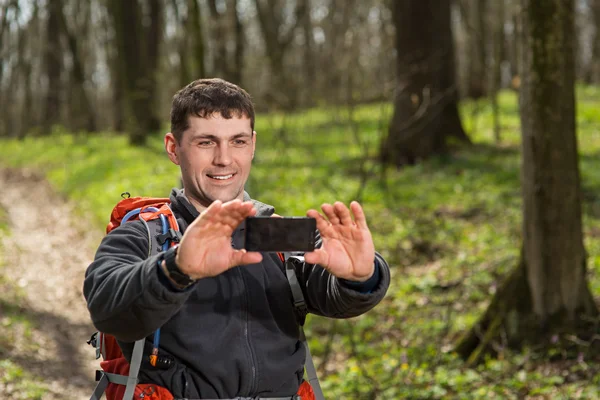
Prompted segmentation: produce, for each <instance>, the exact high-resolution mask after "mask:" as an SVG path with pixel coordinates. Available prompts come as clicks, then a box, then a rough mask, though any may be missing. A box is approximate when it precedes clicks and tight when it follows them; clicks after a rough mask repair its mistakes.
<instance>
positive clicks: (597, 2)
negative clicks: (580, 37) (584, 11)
mask: <svg viewBox="0 0 600 400" xmlns="http://www.w3.org/2000/svg"><path fill="white" fill-rule="evenodd" d="M590 8H591V10H592V15H593V16H594V35H593V37H592V58H591V60H590V63H589V68H588V73H587V77H586V78H587V79H586V81H587V82H588V83H590V84H596V85H597V84H600V0H591V4H590Z"/></svg>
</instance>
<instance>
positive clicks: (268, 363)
mask: <svg viewBox="0 0 600 400" xmlns="http://www.w3.org/2000/svg"><path fill="white" fill-rule="evenodd" d="M246 197H247V195H246ZM170 199H171V206H172V208H173V212H174V213H175V215H176V217H177V220H178V222H179V224H180V229H181V230H182V231H185V229H186V227H187V226H188V225H189V224H190V223H191V222H192V221H193V220H194V219H195V218H196V217H197V216H198V212H197V210H196V209H195V208H194V207H193V206H192V205H191V204H190V203H189V202H188V200H187V199H186V197H185V196H184V195H183V191H182V190H178V189H173V191H172V192H171V196H170ZM247 199H249V198H248V197H247ZM253 202H254V204H255V207H256V208H257V211H258V215H261V216H268V215H271V214H273V212H274V209H273V207H271V206H268V205H265V204H263V203H260V202H258V201H253ZM232 244H233V247H235V248H242V246H243V224H242V225H241V226H240V227H238V228H237V229H236V231H235V232H234V234H233V236H232ZM148 246H149V241H148V233H147V230H146V228H145V227H144V226H143V225H142V223H141V222H139V221H133V222H128V223H125V224H123V225H122V226H120V227H118V228H117V229H115V230H113V231H112V232H110V233H109V234H108V235H106V237H105V238H104V239H103V241H102V243H101V244H100V246H99V248H98V250H97V252H96V256H95V259H94V261H93V262H92V264H91V265H90V266H89V267H88V269H87V271H86V277H85V281H84V287H83V293H84V296H85V298H86V300H87V304H88V309H89V311H90V315H91V318H92V321H93V323H94V325H95V326H96V328H97V329H98V330H100V331H102V332H105V333H108V334H112V335H114V336H115V337H116V338H117V339H118V341H119V344H120V346H121V348H122V350H123V353H124V355H125V356H126V357H127V358H130V357H131V352H132V349H133V342H135V341H136V340H138V339H141V338H144V337H146V338H147V339H146V349H145V354H150V351H151V348H152V338H153V332H154V331H155V330H156V329H157V328H160V331H161V335H160V354H166V355H170V356H172V357H174V359H175V360H176V363H175V364H174V365H173V366H172V367H171V368H169V369H166V370H164V369H156V368H154V367H152V366H150V365H149V363H147V362H144V363H143V364H142V367H141V370H140V375H139V379H140V383H155V384H159V385H161V386H164V387H166V388H168V389H169V390H170V391H171V392H172V393H173V395H174V396H175V397H187V398H233V397H236V396H248V397H250V396H257V395H260V396H263V397H278V396H291V395H293V394H295V393H296V392H297V390H298V387H299V385H300V383H301V382H302V377H303V366H304V359H305V351H304V347H303V346H302V345H301V343H300V341H299V329H298V328H299V325H298V320H297V318H296V315H295V311H294V306H293V301H292V292H291V289H290V286H289V283H288V280H287V278H286V276H285V270H284V266H283V263H282V262H281V260H280V259H279V258H278V257H277V255H276V254H274V253H264V254H263V261H262V262H261V263H260V264H253V265H247V266H243V267H237V268H233V269H231V270H228V271H226V272H224V273H222V274H220V275H218V276H216V277H213V278H206V279H201V280H200V281H198V282H197V283H195V284H194V285H192V286H191V287H190V288H187V289H186V290H178V289H176V288H175V287H173V286H172V285H171V284H170V282H169V281H168V280H167V279H166V277H165V276H164V275H163V273H162V271H161V270H160V269H159V268H158V262H159V260H160V257H161V254H159V255H156V256H151V257H150V258H148V253H149V247H148ZM375 263H376V268H377V269H378V273H377V277H376V278H375V279H376V281H375V282H370V286H371V287H372V290H370V292H369V293H362V291H364V290H362V289H363V288H364V287H362V288H361V287H359V286H355V285H352V283H350V282H344V281H341V280H339V279H337V278H336V277H334V276H333V275H330V274H329V273H328V272H327V271H326V270H325V269H323V268H322V267H320V266H319V265H312V264H306V263H303V264H300V265H298V266H297V268H296V275H297V276H298V280H299V282H300V285H301V288H302V291H303V293H304V297H305V300H306V303H307V307H308V311H309V312H310V313H313V314H316V315H321V316H325V317H332V318H350V317H354V316H358V315H360V314H363V313H365V312H367V311H368V310H370V309H371V308H373V307H374V306H375V305H376V304H378V303H379V302H380V301H381V299H382V298H383V297H384V295H385V293H386V291H387V289H388V286H389V283H390V274H389V268H388V265H387V263H386V262H385V260H384V259H383V258H382V257H381V256H380V255H379V254H376V260H375Z"/></svg>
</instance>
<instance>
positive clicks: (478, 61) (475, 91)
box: [459, 0, 499, 99]
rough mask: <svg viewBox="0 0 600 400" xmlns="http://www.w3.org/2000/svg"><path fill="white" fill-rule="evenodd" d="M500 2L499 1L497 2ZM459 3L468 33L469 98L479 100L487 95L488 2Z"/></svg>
mask: <svg viewBox="0 0 600 400" xmlns="http://www.w3.org/2000/svg"><path fill="white" fill-rule="evenodd" d="M496 1H499V0H496ZM466 3H467V4H465V1H461V2H459V4H460V6H461V13H462V14H463V18H464V23H465V24H466V31H467V47H468V49H467V51H468V52H469V62H468V63H467V65H466V67H467V70H468V72H467V79H468V81H467V93H466V95H467V97H469V98H472V99H478V98H481V97H484V96H485V95H486V94H487V89H488V85H487V79H488V77H487V69H486V58H487V57H486V39H487V32H486V28H487V25H486V24H485V15H486V9H487V7H488V4H487V1H486V0H468V1H466Z"/></svg>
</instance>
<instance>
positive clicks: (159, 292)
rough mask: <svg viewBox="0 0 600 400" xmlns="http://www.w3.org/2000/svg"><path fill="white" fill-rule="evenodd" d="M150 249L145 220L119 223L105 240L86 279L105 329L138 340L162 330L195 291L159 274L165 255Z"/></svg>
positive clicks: (96, 319)
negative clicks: (178, 286)
mask: <svg viewBox="0 0 600 400" xmlns="http://www.w3.org/2000/svg"><path fill="white" fill-rule="evenodd" d="M148 252H149V237H148V231H147V229H146V227H145V226H144V225H143V224H142V223H141V222H139V221H132V222H128V223H126V224H124V225H122V226H120V227H118V228H117V229H115V230H113V231H111V232H110V233H109V234H108V235H106V236H105V237H104V239H103V240H102V242H101V243H100V246H99V247H98V250H97V251H96V256H95V258H94V261H93V262H92V263H91V264H90V266H89V267H88V268H87V271H86V274H85V280H84V283H83V294H84V296H85V298H86V301H87V306H88V310H89V312H90V316H91V318H92V322H93V324H94V326H95V327H96V328H97V329H98V330H99V331H101V332H104V333H108V334H111V335H114V336H115V337H116V338H117V339H119V340H122V341H125V342H133V341H135V340H138V339H142V338H144V337H146V336H148V335H150V334H151V333H152V332H154V331H155V330H156V329H157V328H160V327H161V326H162V325H163V324H164V323H165V322H167V321H168V320H169V319H170V318H171V316H172V315H174V314H175V313H176V312H177V311H178V310H179V309H180V307H181V306H182V305H183V303H185V301H186V299H187V298H188V296H189V294H190V290H185V291H180V290H175V289H173V288H171V287H169V286H168V285H165V284H164V281H163V280H161V279H160V276H159V268H158V262H159V260H160V257H161V255H160V254H159V255H155V256H152V257H148ZM190 289H191V288H190Z"/></svg>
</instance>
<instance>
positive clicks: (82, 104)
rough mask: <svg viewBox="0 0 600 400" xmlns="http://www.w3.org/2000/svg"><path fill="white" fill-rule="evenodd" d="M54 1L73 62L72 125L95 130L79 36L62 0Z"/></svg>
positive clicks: (90, 130) (76, 127) (78, 128)
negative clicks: (70, 27) (69, 24)
mask: <svg viewBox="0 0 600 400" xmlns="http://www.w3.org/2000/svg"><path fill="white" fill-rule="evenodd" d="M53 1H54V2H56V3H57V7H58V8H59V14H58V17H59V24H60V27H61V30H62V32H63V33H64V35H65V37H66V39H67V44H68V46H69V51H70V53H71V59H72V62H73V70H72V82H73V87H72V91H73V93H72V95H73V101H71V102H70V103H71V104H70V108H71V110H70V117H71V118H70V119H72V120H71V121H70V122H71V127H72V129H74V130H76V131H79V130H86V131H88V132H93V131H95V130H96V119H95V115H94V110H93V107H92V103H91V101H90V98H89V96H88V95H87V93H86V90H85V83H86V77H85V71H84V66H83V60H82V58H81V54H80V51H79V48H78V45H77V37H76V36H75V34H73V32H72V31H71V29H69V26H68V25H67V20H66V18H65V15H64V11H63V3H62V0H53Z"/></svg>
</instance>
